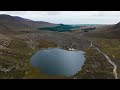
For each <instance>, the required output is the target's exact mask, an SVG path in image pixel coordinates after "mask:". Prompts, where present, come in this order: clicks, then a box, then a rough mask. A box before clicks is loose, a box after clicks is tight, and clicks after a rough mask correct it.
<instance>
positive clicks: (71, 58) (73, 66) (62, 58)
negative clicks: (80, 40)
mask: <svg viewBox="0 0 120 90" xmlns="http://www.w3.org/2000/svg"><path fill="white" fill-rule="evenodd" d="M84 53H85V52H83V51H67V50H63V49H60V48H49V49H43V50H40V51H37V52H36V53H35V54H34V55H33V56H32V57H31V61H30V63H31V65H32V66H34V67H36V68H38V69H39V70H40V71H41V72H42V73H45V74H47V75H60V76H72V75H74V74H76V73H77V72H78V71H80V70H81V67H82V66H83V64H84V61H85V57H84Z"/></svg>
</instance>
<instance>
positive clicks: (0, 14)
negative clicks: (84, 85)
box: [0, 14, 12, 17]
mask: <svg viewBox="0 0 120 90" xmlns="http://www.w3.org/2000/svg"><path fill="white" fill-rule="evenodd" d="M0 16H9V17H12V16H11V15H7V14H0Z"/></svg>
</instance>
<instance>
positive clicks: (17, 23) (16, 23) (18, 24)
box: [0, 14, 56, 30]
mask: <svg viewBox="0 0 120 90" xmlns="http://www.w3.org/2000/svg"><path fill="white" fill-rule="evenodd" d="M48 26H49V27H50V26H56V24H52V23H48V22H43V21H32V20H29V19H24V18H21V17H18V16H10V15H5V14H2V15H0V30H23V29H37V28H39V27H48Z"/></svg>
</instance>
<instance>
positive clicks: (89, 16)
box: [0, 11, 120, 24]
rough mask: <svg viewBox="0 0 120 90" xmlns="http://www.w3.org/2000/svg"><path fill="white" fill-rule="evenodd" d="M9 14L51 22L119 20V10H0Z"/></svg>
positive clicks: (112, 21) (114, 21) (115, 21)
mask: <svg viewBox="0 0 120 90" xmlns="http://www.w3.org/2000/svg"><path fill="white" fill-rule="evenodd" d="M0 14H9V15H13V16H20V17H23V18H28V19H32V20H35V21H48V22H52V23H67V24H80V23H117V22H119V21H120V11H0Z"/></svg>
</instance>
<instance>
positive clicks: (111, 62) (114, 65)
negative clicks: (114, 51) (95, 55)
mask: <svg viewBox="0 0 120 90" xmlns="http://www.w3.org/2000/svg"><path fill="white" fill-rule="evenodd" d="M68 34H71V33H68ZM71 35H72V34H71ZM72 36H74V35H72ZM74 37H76V36H74ZM80 37H82V38H83V37H84V36H83V33H82V34H80ZM83 39H85V40H87V41H89V42H90V46H89V48H88V49H90V48H91V47H94V48H95V49H96V50H97V51H98V52H99V53H101V54H102V55H103V56H104V57H105V58H106V59H107V60H108V62H109V63H110V64H111V65H112V66H113V74H114V77H115V79H118V74H117V65H116V64H115V63H114V62H113V61H112V60H111V59H110V58H109V56H108V55H107V54H105V53H103V52H102V51H100V49H99V48H98V47H96V46H94V45H93V42H92V41H90V40H88V39H86V38H85V37H84V38H83Z"/></svg>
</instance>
